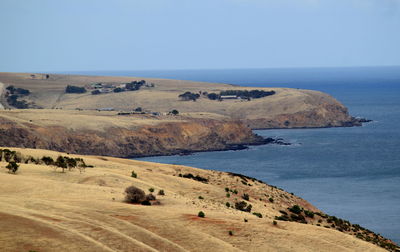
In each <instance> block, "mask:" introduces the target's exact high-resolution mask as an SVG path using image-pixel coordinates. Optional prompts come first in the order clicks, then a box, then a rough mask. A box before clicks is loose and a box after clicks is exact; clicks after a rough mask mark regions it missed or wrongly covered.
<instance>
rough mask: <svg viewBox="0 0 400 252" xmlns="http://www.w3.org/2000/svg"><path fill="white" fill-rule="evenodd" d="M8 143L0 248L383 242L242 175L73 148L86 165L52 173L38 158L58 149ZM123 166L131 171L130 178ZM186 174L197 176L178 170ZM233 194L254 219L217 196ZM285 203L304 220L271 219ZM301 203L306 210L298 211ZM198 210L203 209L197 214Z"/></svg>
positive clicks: (326, 247) (325, 247)
mask: <svg viewBox="0 0 400 252" xmlns="http://www.w3.org/2000/svg"><path fill="white" fill-rule="evenodd" d="M13 150H16V151H20V152H21V155H19V157H20V158H22V162H24V160H29V161H28V163H27V164H25V163H23V164H21V166H20V168H19V170H18V171H17V174H15V175H14V174H9V173H7V172H6V169H4V166H5V165H6V163H5V162H0V197H1V204H0V216H1V218H0V226H1V230H0V245H1V248H2V249H1V250H2V251H7V252H8V251H78V250H80V251H96V252H98V251H340V252H342V251H363V252H365V251H383V249H381V248H379V247H377V246H375V245H373V244H372V243H368V242H366V241H364V240H362V239H367V237H371V239H370V240H373V239H377V238H376V237H378V236H374V235H373V234H368V233H367V231H365V230H362V229H358V228H357V231H354V230H356V226H354V225H351V224H349V225H347V224H346V225H345V226H348V227H349V230H350V231H346V230H341V231H339V230H338V227H337V226H336V227H334V225H331V224H332V223H329V218H328V217H326V216H325V215H324V214H323V213H320V212H319V211H318V209H317V208H315V207H314V206H312V205H311V204H309V203H308V202H306V201H305V200H303V199H301V198H298V197H296V196H294V195H291V194H289V193H287V192H284V191H283V190H280V189H278V188H276V187H272V186H269V185H266V184H264V183H261V182H260V181H257V180H254V179H251V178H247V177H243V176H239V175H235V174H228V173H224V172H217V171H207V170H201V169H196V168H190V167H184V166H177V165H163V164H156V163H149V162H139V161H133V160H126V159H118V158H110V157H107V158H105V157H99V156H76V155H73V156H72V157H81V158H83V159H84V161H85V162H86V164H90V165H94V168H86V171H85V172H83V173H80V172H79V171H78V170H74V169H73V170H71V171H66V172H65V173H62V172H61V170H57V171H55V170H54V169H53V167H52V166H46V165H44V164H43V163H41V162H39V160H38V159H39V158H41V157H42V156H44V155H45V156H50V157H53V158H54V159H55V158H56V157H57V156H58V155H60V154H62V155H67V154H65V153H57V152H52V151H45V150H32V149H15V148H13ZM3 160H4V159H3ZM32 162H33V163H32ZM36 163H37V164H36ZM132 171H135V173H136V174H137V178H133V177H131V173H132ZM189 173H191V174H193V175H194V176H198V177H201V178H204V179H207V183H203V182H199V181H196V180H193V179H190V178H185V176H186V175H187V174H189ZM179 174H181V175H182V177H181V176H179ZM130 185H134V186H136V187H138V188H141V189H143V190H144V191H146V192H148V189H149V188H154V189H155V193H154V194H156V193H157V192H158V191H159V190H161V189H162V190H164V192H165V195H164V196H160V195H157V199H158V201H159V204H154V202H153V205H152V206H144V205H140V204H139V205H138V204H136V205H135V204H127V203H125V202H124V189H125V188H126V187H128V186H130ZM225 188H226V189H225ZM227 191H228V192H229V193H230V195H229V197H227V195H226V194H227ZM235 191H237V194H235ZM244 194H248V199H247V200H244V199H243V198H242V197H243V195H244ZM200 196H201V197H200ZM269 198H271V199H273V202H271V201H272V200H269ZM241 201H245V202H247V203H248V204H251V205H252V210H251V212H252V213H253V212H257V213H260V214H262V218H259V217H257V216H255V215H254V214H252V213H250V212H244V211H239V210H236V209H235V208H232V207H227V205H226V202H229V203H230V204H231V205H235V202H241ZM294 205H298V206H299V207H300V208H301V211H302V213H299V214H298V215H297V216H298V217H299V216H300V215H301V216H303V218H304V221H303V222H306V223H307V224H301V223H298V222H293V221H291V222H287V221H279V220H278V221H277V223H276V225H274V223H273V221H274V219H275V216H280V215H282V212H280V211H286V212H288V214H291V215H292V214H293V213H292V212H290V211H289V210H288V207H293V206H294ZM306 210H307V211H310V212H313V213H315V215H314V216H313V217H312V218H311V217H308V216H305V215H304V213H305V211H306ZM199 211H203V212H204V213H205V218H200V217H198V216H197V215H198V212H199ZM304 216H305V217H304ZM245 220H247V221H245ZM334 223H336V222H334ZM328 225H329V226H328ZM324 226H327V227H329V228H327V227H324ZM355 235H358V236H360V237H361V238H362V239H358V238H356V237H355ZM379 237H380V236H379ZM379 239H380V241H386V240H384V238H382V237H380V238H379ZM386 242H388V241H386Z"/></svg>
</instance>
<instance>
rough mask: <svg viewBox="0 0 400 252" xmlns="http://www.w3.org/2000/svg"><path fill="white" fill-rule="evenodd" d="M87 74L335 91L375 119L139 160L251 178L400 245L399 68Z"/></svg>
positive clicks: (352, 108)
mask: <svg viewBox="0 0 400 252" xmlns="http://www.w3.org/2000/svg"><path fill="white" fill-rule="evenodd" d="M81 73H82V74H94V75H124V76H142V77H158V78H171V79H186V80H196V81H210V82H222V83H231V84H240V85H248V86H260V87H261V86H267V87H274V86H275V87H278V86H279V87H293V88H305V89H314V90H320V91H323V92H327V93H329V94H331V95H332V96H334V97H335V98H337V99H338V100H339V101H341V102H342V103H344V104H345V105H346V106H347V107H348V108H349V110H350V113H351V114H352V115H353V116H361V117H366V118H369V119H373V120H374V122H372V123H368V124H366V125H365V126H363V127H354V128H330V129H294V130H261V131H256V132H257V133H258V134H260V135H262V136H266V137H267V136H272V137H282V138H284V139H285V140H286V141H289V142H291V143H293V145H292V146H278V145H265V146H255V147H250V149H248V150H243V151H226V152H203V153H196V154H194V155H190V156H168V157H149V158H141V160H146V161H154V162H161V163H169V164H182V165H188V166H194V167H199V168H204V169H213V170H220V171H231V172H237V173H242V174H245V175H248V176H252V177H255V178H258V179H261V180H263V181H265V182H267V183H269V184H272V185H276V186H278V187H281V188H283V189H285V190H286V191H289V192H293V193H295V194H296V195H298V196H301V197H302V198H304V199H306V200H308V201H309V202H311V203H312V204H314V205H315V206H317V207H318V208H320V209H321V210H323V211H325V212H326V213H328V214H330V215H335V216H338V217H340V218H344V219H348V220H350V221H351V222H352V223H358V224H360V225H362V226H364V227H366V228H368V229H371V230H373V231H375V232H377V233H380V234H382V235H384V236H386V237H388V238H391V239H393V240H394V241H396V242H397V243H400V67H384V68H326V69H322V68H321V69H318V68H315V69H311V68H309V69H242V70H197V71H189V70H181V71H120V72H81ZM182 91H184V89H182Z"/></svg>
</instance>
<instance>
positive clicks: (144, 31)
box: [0, 0, 400, 72]
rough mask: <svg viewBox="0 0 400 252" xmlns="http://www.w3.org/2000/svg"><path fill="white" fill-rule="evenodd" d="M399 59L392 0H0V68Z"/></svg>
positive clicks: (399, 31) (398, 10) (399, 4)
mask: <svg viewBox="0 0 400 252" xmlns="http://www.w3.org/2000/svg"><path fill="white" fill-rule="evenodd" d="M394 65H397V66H398V65H400V0H201V1H197V0H112V1H110V0H0V72H7V71H8V72H34V71H36V72H40V71H41V72H46V71H96V70H155V69H227V68H281V67H353V66H394Z"/></svg>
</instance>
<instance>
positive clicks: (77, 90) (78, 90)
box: [65, 85, 86, 94]
mask: <svg viewBox="0 0 400 252" xmlns="http://www.w3.org/2000/svg"><path fill="white" fill-rule="evenodd" d="M65 93H69V94H70V93H75V94H82V93H86V89H85V88H84V87H77V86H71V85H68V86H67V87H66V88H65Z"/></svg>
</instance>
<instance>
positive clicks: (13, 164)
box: [6, 161, 19, 174]
mask: <svg viewBox="0 0 400 252" xmlns="http://www.w3.org/2000/svg"><path fill="white" fill-rule="evenodd" d="M6 168H7V169H8V172H9V173H14V174H15V173H16V172H17V170H18V168H19V165H18V164H17V163H16V162H14V161H11V162H10V163H8V165H7V166H6Z"/></svg>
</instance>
